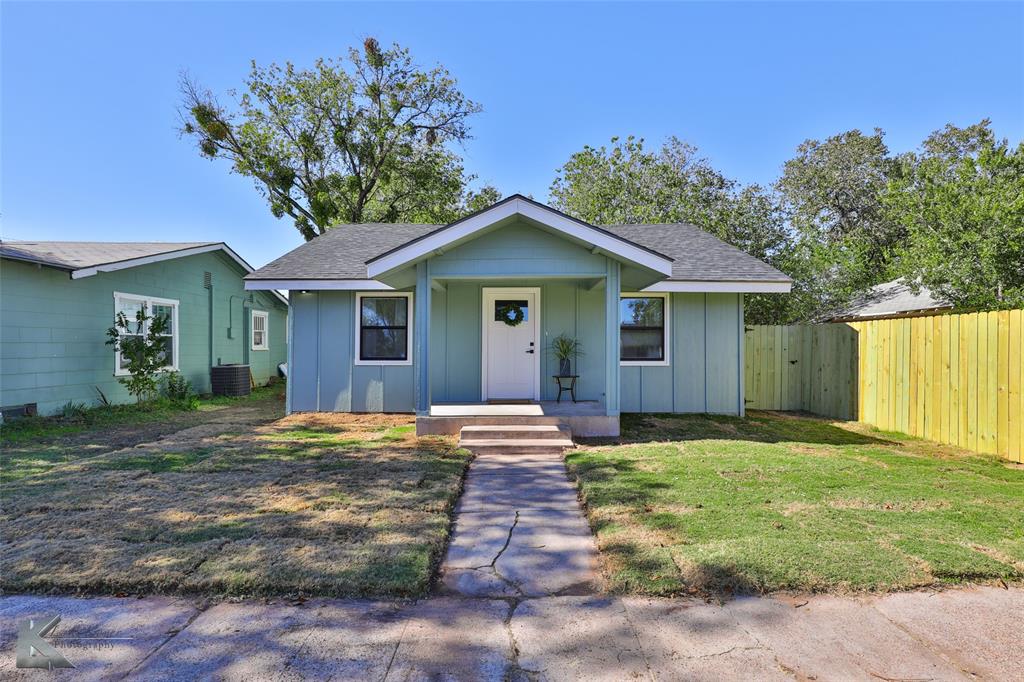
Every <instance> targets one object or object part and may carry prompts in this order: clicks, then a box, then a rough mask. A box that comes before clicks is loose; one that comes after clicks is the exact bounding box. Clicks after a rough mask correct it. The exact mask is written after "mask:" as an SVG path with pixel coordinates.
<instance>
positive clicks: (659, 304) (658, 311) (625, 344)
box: [619, 294, 670, 366]
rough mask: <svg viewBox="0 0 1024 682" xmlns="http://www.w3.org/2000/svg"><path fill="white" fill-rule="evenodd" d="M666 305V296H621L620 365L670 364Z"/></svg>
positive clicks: (667, 305) (667, 308) (667, 310)
mask: <svg viewBox="0 0 1024 682" xmlns="http://www.w3.org/2000/svg"><path fill="white" fill-rule="evenodd" d="M668 302H669V297H668V294H623V295H622V298H621V299H620V300H619V313H620V318H621V323H620V324H621V327H620V328H619V345H620V351H619V353H620V355H619V360H620V361H621V364H623V365H655V366H656V365H668V364H669V358H668V353H669V350H668V349H669V323H668V319H669V307H670V306H669V304H668Z"/></svg>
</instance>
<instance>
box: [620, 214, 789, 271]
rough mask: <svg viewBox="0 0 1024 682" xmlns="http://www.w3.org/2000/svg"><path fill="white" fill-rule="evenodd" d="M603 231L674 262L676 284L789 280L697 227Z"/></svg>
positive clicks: (625, 227) (622, 227)
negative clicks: (685, 281) (659, 253)
mask: <svg viewBox="0 0 1024 682" xmlns="http://www.w3.org/2000/svg"><path fill="white" fill-rule="evenodd" d="M604 229H606V230H608V231H610V232H614V233H615V234H617V235H619V236H620V237H623V238H625V239H628V240H630V241H633V242H637V243H638V244H643V245H644V246H646V247H647V248H649V249H654V250H656V251H660V252H661V253H664V254H665V255H667V256H669V257H671V258H674V259H675V261H674V262H673V263H672V277H671V278H670V279H677V280H697V281H703V282H707V281H722V280H728V281H739V282H779V281H785V282H788V281H789V279H790V278H789V277H788V276H786V275H785V274H784V273H782V272H780V271H779V270H776V269H775V268H773V267H772V266H770V265H768V264H767V263H765V262H764V261H761V260H758V259H757V258H754V257H753V256H751V255H750V254H748V253H746V252H745V251H741V250H740V249H737V248H736V247H735V246H732V245H730V244H726V243H725V242H723V241H722V240H721V239H719V238H718V237H716V236H714V235H713V234H710V233H708V232H705V231H704V230H702V229H700V228H699V227H697V226H696V225H687V224H685V223H666V224H659V225H608V226H606V227H605V228H604Z"/></svg>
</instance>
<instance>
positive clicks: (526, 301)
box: [482, 287, 542, 400]
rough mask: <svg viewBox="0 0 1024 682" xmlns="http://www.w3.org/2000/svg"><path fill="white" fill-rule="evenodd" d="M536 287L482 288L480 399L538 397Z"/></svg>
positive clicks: (537, 307) (537, 298)
mask: <svg viewBox="0 0 1024 682" xmlns="http://www.w3.org/2000/svg"><path fill="white" fill-rule="evenodd" d="M539 304H540V289H538V288H528V289H527V288H523V289H518V288H517V289H512V288H495V287H485V288H484V290H483V371H482V374H483V387H482V388H483V399H484V400H524V399H525V400H539V399H540V354H541V352H542V351H541V349H540V335H539V331H540V326H539V324H540V323H539V319H538V318H539V317H540V309H539Z"/></svg>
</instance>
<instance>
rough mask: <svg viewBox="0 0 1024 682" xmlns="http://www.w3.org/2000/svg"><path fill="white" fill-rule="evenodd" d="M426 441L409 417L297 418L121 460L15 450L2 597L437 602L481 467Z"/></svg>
mask: <svg viewBox="0 0 1024 682" xmlns="http://www.w3.org/2000/svg"><path fill="white" fill-rule="evenodd" d="M232 409H234V408H232ZM275 409H276V410H280V404H279V403H278V405H277V407H276V408H275ZM277 414H279V412H278V413H277ZM277 414H275V415H273V416H277ZM271 418H272V417H271ZM186 425H187V424H186ZM140 428H142V427H140ZM164 428H170V427H166V426H165V427H164ZM413 429H414V427H413V425H412V418H411V417H404V416H388V415H375V416H374V415H362V416H360V415H293V416H292V417H289V418H286V419H281V420H278V421H273V422H271V421H269V419H267V418H263V419H262V420H261V421H258V423H246V422H245V420H242V421H241V422H239V423H235V422H234V420H233V419H230V418H223V419H220V421H218V422H216V423H210V422H204V423H201V424H197V425H195V426H193V427H191V428H188V429H186V430H184V431H180V432H178V433H175V434H173V435H170V436H167V437H164V438H163V439H161V440H158V441H152V442H149V443H145V442H144V441H140V440H139V439H138V438H135V439H134V440H135V441H138V442H139V444H138V445H134V446H132V443H131V441H132V440H133V439H131V438H126V439H125V440H126V441H128V442H129V447H124V448H122V449H119V450H113V451H106V449H105V448H104V447H102V445H97V447H96V448H95V449H94V450H92V451H90V450H81V449H77V450H76V449H75V448H74V447H71V446H68V445H67V443H66V442H64V441H62V440H60V439H58V440H57V441H53V440H52V439H51V440H49V441H47V440H46V439H44V442H42V443H39V444H37V445H36V446H33V444H32V443H30V442H24V441H18V440H17V439H16V442H14V443H10V442H6V443H5V444H4V449H5V450H7V453H6V454H5V456H4V468H5V470H6V473H7V478H8V481H7V482H6V483H5V484H4V486H3V495H2V500H0V538H2V550H0V587H2V589H3V590H5V591H16V592H23V591H53V592H65V593H67V592H72V593H75V592H89V593H115V594H116V593H126V594H142V593H152V592H168V593H197V594H209V595H271V594H317V595H332V596H354V595H419V594H422V593H423V592H424V591H425V590H426V588H427V586H428V585H429V583H430V579H431V577H432V575H433V572H434V568H435V566H436V564H437V562H438V561H440V558H441V552H442V551H443V548H444V546H445V543H446V541H447V536H448V526H449V520H450V512H451V508H452V505H453V504H454V501H455V499H456V498H457V496H458V493H459V490H460V489H461V480H462V475H463V472H464V471H465V468H466V466H467V464H468V459H469V458H468V455H467V454H465V453H464V452H461V451H457V450H455V448H454V445H453V443H452V441H451V440H450V439H440V438H437V439H417V438H416V437H415V436H414V435H413ZM143 431H145V429H143ZM102 433H103V432H102V430H101V431H97V432H88V431H87V432H84V433H76V434H73V435H72V436H70V437H71V438H72V439H84V440H86V441H93V440H100V439H102ZM73 442H74V441H73ZM33 448H35V451H36V454H37V455H39V456H34V455H33ZM12 450H13V451H16V453H17V454H16V455H12V454H11V451H12ZM97 452H98V453H99V454H96V453H97ZM76 453H77V454H76Z"/></svg>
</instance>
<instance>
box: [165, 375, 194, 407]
mask: <svg viewBox="0 0 1024 682" xmlns="http://www.w3.org/2000/svg"><path fill="white" fill-rule="evenodd" d="M163 393H164V395H165V396H166V397H167V399H168V400H170V401H171V402H173V403H175V404H176V405H180V406H182V407H184V408H186V409H189V410H194V409H196V408H197V407H198V406H199V396H197V395H196V392H195V391H194V390H193V389H192V382H191V381H189V380H188V379H186V378H185V377H184V375H182V373H181V372H167V374H165V375H164V379H163Z"/></svg>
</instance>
